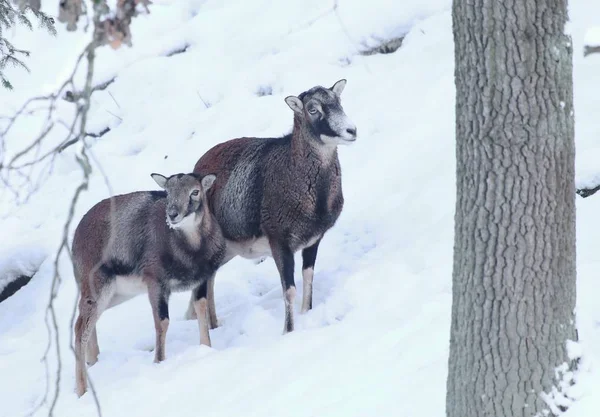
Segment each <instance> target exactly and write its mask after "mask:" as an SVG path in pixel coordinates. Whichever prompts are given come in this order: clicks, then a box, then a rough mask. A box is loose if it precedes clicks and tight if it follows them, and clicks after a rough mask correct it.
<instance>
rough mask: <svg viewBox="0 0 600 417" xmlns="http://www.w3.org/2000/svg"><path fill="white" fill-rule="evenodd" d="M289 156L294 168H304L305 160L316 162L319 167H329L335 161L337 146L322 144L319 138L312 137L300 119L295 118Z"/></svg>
mask: <svg viewBox="0 0 600 417" xmlns="http://www.w3.org/2000/svg"><path fill="white" fill-rule="evenodd" d="M291 156H292V165H293V166H294V167H303V166H306V162H307V159H308V160H310V159H313V160H316V161H318V162H319V163H320V164H321V165H329V164H331V163H334V162H335V161H337V146H335V145H326V144H324V143H323V142H322V141H321V139H320V138H318V137H315V136H314V133H313V132H311V130H310V128H309V127H308V126H306V124H305V123H304V122H303V121H302V119H300V118H299V117H298V116H295V117H294V130H293V132H292V155H291Z"/></svg>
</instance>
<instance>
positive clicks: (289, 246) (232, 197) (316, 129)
mask: <svg viewBox="0 0 600 417" xmlns="http://www.w3.org/2000/svg"><path fill="white" fill-rule="evenodd" d="M345 86H346V80H340V81H338V82H336V83H335V84H334V85H333V86H332V87H331V88H325V87H321V86H317V87H313V88H311V89H310V90H308V91H305V92H303V93H302V94H300V95H299V96H297V97H295V96H289V97H286V98H285V102H286V103H287V105H288V106H289V107H290V108H291V109H292V110H293V112H294V125H293V130H292V133H290V134H288V135H285V136H283V137H279V138H254V137H243V138H238V139H232V140H229V141H227V142H224V143H221V144H219V145H216V146H215V147H213V148H211V149H210V150H209V151H208V152H206V153H205V154H204V155H203V156H202V157H201V158H200V159H199V160H198V162H197V163H196V166H195V168H194V172H196V173H199V174H203V173H208V172H211V173H214V174H216V175H217V180H216V181H215V185H214V186H213V187H212V188H211V189H210V190H209V192H208V193H207V197H208V200H209V201H210V206H211V210H212V212H213V213H214V215H215V217H216V218H217V221H218V222H219V224H220V225H221V228H222V230H223V235H224V236H225V239H226V242H227V251H226V255H225V257H224V259H223V262H224V263H225V262H228V261H229V260H230V259H232V258H233V257H235V256H242V257H245V258H262V257H265V256H272V257H273V258H274V260H275V264H276V265H277V268H278V271H279V275H280V278H281V285H282V289H283V295H284V300H285V324H284V333H286V332H289V331H292V330H293V329H294V300H295V296H296V286H295V282H294V253H296V252H297V251H300V250H301V251H302V259H303V262H302V276H303V300H302V312H306V311H308V310H309V309H311V308H312V287H313V274H314V266H315V261H316V258H317V251H318V248H319V244H320V242H321V239H322V238H323V236H324V235H325V233H326V232H327V231H328V230H329V229H330V228H331V227H333V225H334V224H335V222H336V221H337V219H338V217H339V215H340V213H341V211H342V207H343V205H344V197H343V195H342V182H341V178H342V177H341V175H342V172H341V168H340V163H339V159H338V153H337V146H338V145H340V144H349V143H352V142H354V141H355V140H356V137H357V136H356V126H355V125H354V124H353V123H352V122H351V121H350V120H349V119H348V117H347V116H346V114H345V113H344V110H343V108H342V105H341V102H340V96H341V93H342V91H343V90H344V87H345ZM213 286H214V280H211V281H210V282H209V285H208V309H209V318H210V323H211V327H212V328H214V327H216V326H217V317H216V311H215V305H214V289H213ZM194 314H195V311H194V309H193V308H192V304H190V307H189V308H188V312H187V317H188V318H192V317H193V316H194Z"/></svg>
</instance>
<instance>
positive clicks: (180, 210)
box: [151, 174, 216, 228]
mask: <svg viewBox="0 0 600 417" xmlns="http://www.w3.org/2000/svg"><path fill="white" fill-rule="evenodd" d="M151 177H152V179H154V181H156V183H157V184H158V185H159V186H160V187H161V188H163V189H164V190H165V191H166V192H167V212H166V215H167V224H168V225H169V226H170V227H172V228H178V227H179V226H183V225H184V224H186V223H187V221H184V220H188V219H189V220H193V219H195V218H196V217H195V216H194V214H197V215H200V216H203V215H204V214H206V213H205V211H206V209H207V206H206V191H208V189H209V188H210V187H211V186H212V185H213V183H214V182H215V179H216V177H215V176H214V175H212V174H211V175H205V176H204V177H201V176H199V175H196V174H175V175H171V176H170V177H168V178H167V177H165V176H164V175H161V174H151Z"/></svg>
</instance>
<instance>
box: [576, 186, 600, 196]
mask: <svg viewBox="0 0 600 417" xmlns="http://www.w3.org/2000/svg"><path fill="white" fill-rule="evenodd" d="M597 191H600V185H598V186H597V187H594V188H580V189H578V190H577V191H576V192H577V194H579V195H580V196H581V197H583V198H586V197H589V196H591V195H593V194H595V193H596V192H597Z"/></svg>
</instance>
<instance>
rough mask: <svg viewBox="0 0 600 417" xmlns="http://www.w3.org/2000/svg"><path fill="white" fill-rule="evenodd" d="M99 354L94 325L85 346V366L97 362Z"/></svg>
mask: <svg viewBox="0 0 600 417" xmlns="http://www.w3.org/2000/svg"><path fill="white" fill-rule="evenodd" d="M99 354H100V347H99V346H98V333H97V332H96V325H95V324H94V328H93V329H92V333H91V337H90V340H88V346H87V364H88V365H89V366H92V365H93V364H95V363H96V362H98V355H99Z"/></svg>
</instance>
